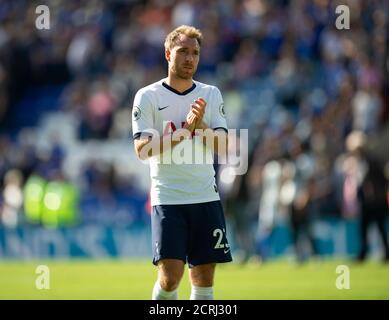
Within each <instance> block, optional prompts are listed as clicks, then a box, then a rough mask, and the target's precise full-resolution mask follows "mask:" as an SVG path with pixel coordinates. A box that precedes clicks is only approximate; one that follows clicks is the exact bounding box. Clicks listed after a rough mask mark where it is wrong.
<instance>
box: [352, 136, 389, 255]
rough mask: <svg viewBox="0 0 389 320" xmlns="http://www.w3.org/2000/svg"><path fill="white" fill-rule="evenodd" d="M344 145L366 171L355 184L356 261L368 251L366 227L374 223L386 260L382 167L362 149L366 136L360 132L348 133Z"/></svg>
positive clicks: (384, 200)
mask: <svg viewBox="0 0 389 320" xmlns="http://www.w3.org/2000/svg"><path fill="white" fill-rule="evenodd" d="M346 144H347V148H348V149H349V151H350V152H352V153H354V154H355V155H356V156H357V157H358V158H359V160H360V161H361V162H362V163H363V165H364V166H365V168H366V173H365V175H364V177H363V179H362V181H361V183H360V185H359V187H358V193H357V195H358V200H359V203H360V212H361V225H360V243H361V247H360V251H359V255H358V257H357V260H358V261H364V260H365V258H366V256H367V253H368V250H369V245H368V237H367V236H368V229H369V227H370V225H372V224H374V223H375V224H376V225H377V227H378V231H379V234H380V238H381V240H382V243H383V247H384V261H385V262H388V261H389V243H388V237H387V232H386V228H385V224H386V219H387V213H388V202H387V187H388V181H387V179H386V177H385V174H384V167H383V165H382V164H381V163H380V161H379V160H377V159H376V158H375V157H374V156H372V155H371V154H369V153H368V151H367V149H366V137H365V136H364V134H363V133H360V132H354V133H351V134H350V136H349V137H348V138H347V141H346Z"/></svg>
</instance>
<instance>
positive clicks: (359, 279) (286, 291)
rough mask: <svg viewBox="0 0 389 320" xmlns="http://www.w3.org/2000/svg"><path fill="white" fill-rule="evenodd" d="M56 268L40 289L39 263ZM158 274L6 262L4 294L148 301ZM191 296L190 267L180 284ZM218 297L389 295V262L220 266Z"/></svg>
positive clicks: (104, 265)
mask: <svg viewBox="0 0 389 320" xmlns="http://www.w3.org/2000/svg"><path fill="white" fill-rule="evenodd" d="M42 264H43V265H47V266H48V267H49V270H50V289H48V290H45V289H41V290H38V289H37V288H36V285H35V281H36V279H37V277H38V276H39V275H38V274H36V273H35V270H36V267H37V266H38V265H42ZM340 264H343V265H347V266H348V267H349V270H350V289H343V290H339V289H337V288H336V285H335V283H336V279H337V277H338V276H339V275H340V274H337V273H336V267H337V266H338V265H340ZM155 278H156V268H155V267H154V266H153V265H152V264H151V263H150V262H149V261H137V260H102V261H95V260H70V261H58V260H55V261H50V260H48V261H33V262H31V261H29V262H20V261H4V260H3V261H0V299H129V300H135V299H136V300H144V299H145V300H148V299H150V295H151V290H152V287H153V284H154V282H155ZM178 294H179V299H188V298H189V295H190V285H189V280H188V272H187V271H186V272H185V275H184V278H183V280H182V282H181V285H180V288H179V292H178ZM215 299H238V300H240V299H249V300H257V299H258V300H259V299H389V264H386V265H384V264H381V263H380V262H375V261H370V262H367V263H365V264H355V263H352V262H350V261H347V260H344V261H342V260H324V261H320V262H317V261H315V262H308V263H305V264H303V265H296V264H293V263H290V262H288V261H286V260H276V261H271V262H268V263H266V264H262V265H259V264H256V263H249V264H246V265H239V264H236V263H230V264H224V265H219V266H218V269H217V272H216V278H215Z"/></svg>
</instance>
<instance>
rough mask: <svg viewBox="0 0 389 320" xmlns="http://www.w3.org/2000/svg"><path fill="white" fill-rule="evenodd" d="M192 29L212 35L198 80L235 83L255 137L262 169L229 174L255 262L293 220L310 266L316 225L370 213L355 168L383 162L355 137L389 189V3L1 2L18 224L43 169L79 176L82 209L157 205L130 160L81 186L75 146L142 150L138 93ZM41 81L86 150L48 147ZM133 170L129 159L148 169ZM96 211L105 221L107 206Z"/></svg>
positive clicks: (1, 108) (8, 166) (9, 201)
mask: <svg viewBox="0 0 389 320" xmlns="http://www.w3.org/2000/svg"><path fill="white" fill-rule="evenodd" d="M40 4H46V5H47V6H48V7H49V9H50V29H49V30H38V29H36V28H35V19H36V17H37V14H36V13H35V8H36V7H37V6H38V5H40ZM339 4H343V5H347V6H348V7H349V8H350V29H349V30H338V29H336V27H335V20H336V18H337V15H336V13H335V8H336V6H337V5H339ZM181 24H188V25H194V26H196V27H198V28H200V29H201V30H202V32H203V34H204V42H203V46H202V48H201V59H200V65H199V68H198V73H197V75H196V77H195V78H196V79H197V80H199V81H202V82H207V83H211V84H214V85H217V86H218V87H219V88H220V89H221V92H222V94H223V97H224V100H225V106H226V113H227V119H228V124H229V127H230V128H247V129H249V146H248V153H249V163H248V166H249V170H248V172H247V174H246V175H244V176H237V177H235V179H232V180H229V181H220V184H221V185H222V188H221V190H222V191H223V199H224V200H225V203H226V214H227V216H228V219H229V221H230V222H231V225H232V226H233V231H234V235H235V237H236V243H237V246H238V248H239V249H241V251H242V259H243V260H247V259H249V258H250V256H253V255H255V254H259V255H261V256H262V257H264V258H266V256H267V255H268V250H269V242H271V233H272V230H273V228H274V226H275V225H276V224H277V223H278V222H282V221H287V222H288V223H289V224H290V226H291V230H292V239H293V242H294V244H295V246H296V252H297V254H298V256H301V257H303V256H304V254H305V253H304V252H303V250H302V249H300V246H301V245H300V242H301V238H302V237H304V236H305V237H306V238H307V239H308V240H309V241H310V242H311V245H312V251H313V252H315V241H314V234H313V232H312V228H311V225H312V223H311V222H312V221H313V220H315V219H316V218H318V217H320V216H325V215H330V216H336V217H340V218H345V219H353V218H355V217H358V216H360V215H361V211H363V210H362V209H361V197H360V194H361V192H360V190H361V186H362V185H363V181H364V179H365V178H366V176H368V174H366V173H365V174H362V173H361V172H363V170H362V171H361V170H359V169H355V168H356V167H357V168H359V167H358V166H365V167H366V168H368V165H367V164H366V163H368V161H365V160H366V157H365V156H361V154H362V153H360V155H359V156H357V155H356V154H355V152H354V153H353V151H355V150H354V149H355V148H354V149H352V148H351V149H347V148H346V139H347V137H348V136H349V135H350V133H352V132H354V131H357V132H359V133H361V134H362V133H363V134H364V136H363V137H364V138H363V139H362V140H363V141H364V145H363V149H364V150H366V151H364V153H363V154H369V157H370V155H371V157H374V159H376V162H374V163H377V165H376V166H378V169H377V170H378V172H379V174H378V175H381V176H382V177H384V178H383V179H378V180H379V181H380V183H381V184H383V185H382V186H381V185H380V188H381V190H387V178H388V175H389V173H388V168H387V167H386V168H387V170H386V178H385V170H384V168H385V164H386V163H387V162H388V161H389V139H388V134H387V130H388V118H389V77H388V73H389V2H387V1H379V0H366V1H348V0H343V1H335V0H334V1H329V0H314V1H308V0H300V1H288V0H276V1H269V0H243V1H238V0H214V1H202V0H180V1H178V0H143V1H137V0H110V1H101V0H91V1H83V0H79V1H65V0H52V1H50V0H48V1H39V3H38V2H35V1H27V0H15V1H4V0H0V151H1V152H0V184H1V190H2V194H1V195H0V210H1V213H0V216H1V221H2V223H3V224H7V223H8V225H15V224H17V222H15V221H16V220H17V219H15V218H12V216H14V217H15V215H17V214H18V212H20V211H21V208H22V202H23V196H22V190H23V185H24V183H25V182H26V181H27V180H28V178H29V177H30V176H31V175H32V174H37V175H40V176H44V177H45V178H46V179H49V180H56V179H57V180H58V179H59V180H61V179H62V180H73V182H74V183H75V184H76V185H77V186H78V187H80V189H81V202H82V201H83V199H84V201H86V202H87V200H85V199H89V200H88V201H89V203H100V201H101V202H104V201H106V202H108V203H110V204H111V207H112V206H114V205H112V203H115V201H118V200H117V199H118V198H120V199H125V198H126V197H131V196H134V197H135V198H136V199H138V200H139V199H140V200H141V202H140V203H143V202H145V201H146V198H147V194H146V192H145V191H144V190H140V188H139V183H138V182H137V179H140V178H139V177H136V176H131V177H129V178H128V179H123V177H121V173H120V170H119V169H118V167H117V165H115V163H113V162H109V161H108V162H106V161H103V162H102V161H100V160H96V159H95V160H93V161H91V162H88V163H87V164H86V165H83V166H82V169H81V171H80V172H79V177H78V178H74V176H73V177H72V176H71V174H70V175H69V174H68V172H67V171H66V170H65V169H64V167H65V166H64V160H65V159H66V157H68V156H70V155H71V156H74V153H76V152H78V151H77V150H79V148H74V145H75V144H76V145H77V146H82V145H83V144H86V143H88V142H90V141H93V142H94V143H97V144H99V143H100V144H101V145H102V146H103V145H105V144H106V143H107V142H108V143H109V142H112V141H117V140H120V141H125V142H126V143H127V145H128V146H127V147H128V148H133V147H132V143H131V141H129V140H130V139H131V135H129V132H130V131H131V128H130V126H131V124H130V114H131V108H132V100H133V97H134V94H135V92H136V91H137V90H138V89H139V88H141V87H143V86H145V85H147V84H150V83H151V82H154V81H157V80H159V79H161V78H163V77H165V76H166V62H165V60H164V50H163V43H164V38H165V36H166V34H167V33H168V32H169V31H171V30H172V29H173V28H174V27H176V26H178V25H181ZM36 88H45V89H44V91H42V92H43V93H42V95H45V96H46V97H49V96H52V97H53V99H52V100H50V102H49V103H47V105H48V107H47V109H49V110H50V111H53V110H54V111H57V112H60V114H61V115H64V117H66V116H69V115H70V116H72V117H73V118H72V119H76V121H75V122H74V123H75V125H74V137H75V144H69V143H66V141H64V139H62V140H61V139H60V138H58V137H51V138H50V141H49V143H48V146H46V147H45V148H41V147H40V146H39V144H38V143H37V139H38V138H39V134H38V133H37V132H39V126H40V122H39V119H40V117H41V116H43V115H44V114H45V112H46V111H48V110H45V109H44V108H43V109H42V106H43V105H44V103H43V104H42V99H41V97H39V96H37V95H36V94H35V95H34V94H31V91H33V90H36ZM58 88H60V89H59V90H58ZM35 92H37V91H35ZM22 115H23V116H22ZM54 126H55V124H54ZM385 130H386V131H385ZM360 140H361V139H360ZM361 148H362V147H361ZM361 148H359V149H361ZM359 149H358V150H359ZM350 159H351V160H350ZM133 161H134V163H129V164H128V165H129V166H133V167H136V166H137V165H138V163H137V162H135V161H136V160H133ZM364 172H368V169H365V171H364ZM80 177H81V178H80ZM385 179H386V180H385ZM373 193H374V190H373ZM386 196H387V194H386V193H385V192H384V199H386V198H385V197H386ZM381 198H382V197H381ZM381 198H380V199H379V200H376V201H381V202H382V201H383V200H382V199H381ZM91 199H92V200H91ZM115 199H116V200H115ZM142 199H143V200H142ZM142 201H143V202H142ZM362 201H363V200H362ZM114 207H115V206H114ZM146 207H147V204H146ZM362 207H363V206H362ZM88 208H89V207H88V205H85V207H84V209H85V211H87V212H89V213H90V214H89V215H90V216H93V213H94V212H95V210H96V208H97V207H96V206H95V207H94V209H88ZM386 209H387V203H386ZM88 210H89V211H88ZM142 210H143V207H142ZM380 210H381V209H380ZM382 210H384V209H382ZM119 211H120V212H122V211H123V210H119ZM144 211H147V210H146V209H145V210H143V211H142V212H144ZM9 212H13V213H9ZM84 213H85V212H83V214H84ZM85 214H86V215H87V214H88V213H85ZM103 215H104V214H103ZM124 215H125V214H124ZM138 215H139V216H141V213H139V214H138ZM129 220H131V219H129ZM10 221H11V222H10ZM12 221H13V222H12Z"/></svg>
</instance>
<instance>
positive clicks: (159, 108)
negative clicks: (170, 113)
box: [158, 106, 169, 111]
mask: <svg viewBox="0 0 389 320" xmlns="http://www.w3.org/2000/svg"><path fill="white" fill-rule="evenodd" d="M167 107H169V106H166V107H162V108H161V107H158V110H159V111H161V110H163V109H166V108H167Z"/></svg>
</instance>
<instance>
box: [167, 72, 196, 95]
mask: <svg viewBox="0 0 389 320" xmlns="http://www.w3.org/2000/svg"><path fill="white" fill-rule="evenodd" d="M165 82H166V84H167V85H169V86H170V87H172V88H173V89H176V90H177V91H179V92H184V91H186V90H188V89H190V88H191V87H192V85H193V79H192V78H190V79H182V78H178V77H176V76H175V75H173V74H171V73H170V72H169V75H168V77H167V78H166V81H165Z"/></svg>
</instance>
